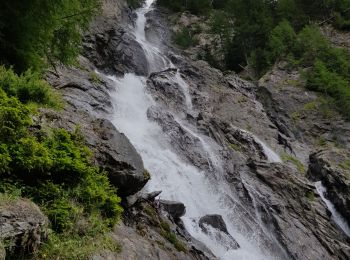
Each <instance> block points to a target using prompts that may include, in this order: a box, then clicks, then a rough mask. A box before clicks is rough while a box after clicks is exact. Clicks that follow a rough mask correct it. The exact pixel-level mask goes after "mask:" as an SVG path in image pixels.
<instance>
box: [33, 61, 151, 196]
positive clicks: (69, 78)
mask: <svg viewBox="0 0 350 260" xmlns="http://www.w3.org/2000/svg"><path fill="white" fill-rule="evenodd" d="M81 66H83V67H84V68H85V70H80V69H74V68H73V69H68V68H61V69H59V70H58V72H53V73H51V74H49V75H48V77H47V78H48V80H49V82H50V83H51V84H52V85H53V86H54V87H55V88H56V89H58V91H59V92H60V93H61V94H62V96H63V98H64V100H65V101H66V102H67V103H66V105H65V107H64V110H63V111H59V112H56V111H51V110H45V109H44V110H42V111H41V112H42V113H41V118H40V119H38V121H39V122H38V124H39V125H41V124H44V125H45V124H47V125H50V126H52V127H61V128H65V129H67V130H68V131H74V130H75V128H76V126H77V125H79V126H80V128H81V132H82V134H83V136H84V137H85V140H86V142H87V145H88V146H89V148H91V150H92V151H93V155H94V160H95V162H96V164H97V165H99V166H100V167H101V168H102V169H105V170H106V171H107V173H108V175H109V179H110V181H111V183H112V184H114V185H115V186H116V187H117V188H118V194H119V195H120V196H123V197H124V196H128V195H131V194H134V193H136V192H137V191H139V190H140V189H141V188H143V186H144V185H145V184H146V183H147V181H148V180H149V175H148V174H147V172H146V170H145V169H144V166H143V161H142V159H141V157H140V155H139V154H138V153H137V151H136V149H135V148H134V147H133V145H132V144H131V143H130V141H129V140H128V138H127V137H126V136H125V135H124V134H122V133H120V132H118V131H117V129H116V128H115V126H114V125H113V124H112V123H111V122H110V121H109V120H107V119H105V118H106V117H108V116H109V113H110V112H111V111H113V105H112V103H111V97H110V95H109V93H110V91H113V90H114V84H113V82H112V81H111V80H109V79H108V78H106V77H105V76H103V75H102V74H96V73H94V72H93V71H94V70H93V69H94V66H93V65H92V64H91V63H89V62H88V61H87V60H85V59H83V58H81Z"/></svg>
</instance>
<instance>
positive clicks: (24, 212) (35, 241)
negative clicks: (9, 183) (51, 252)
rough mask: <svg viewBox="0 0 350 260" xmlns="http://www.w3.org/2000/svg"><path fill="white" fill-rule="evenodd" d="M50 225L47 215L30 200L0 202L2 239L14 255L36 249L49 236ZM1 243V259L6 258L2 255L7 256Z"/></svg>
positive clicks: (0, 234)
mask: <svg viewBox="0 0 350 260" xmlns="http://www.w3.org/2000/svg"><path fill="white" fill-rule="evenodd" d="M48 226H49V221H48V219H47V217H46V216H45V215H44V214H43V213H42V212H41V211H40V209H39V207H38V206H37V205H35V204H34V203H32V202H30V201H29V200H24V199H19V200H17V201H9V202H6V201H5V202H2V204H0V241H5V242H6V243H7V244H9V247H10V248H9V249H10V250H9V251H10V253H11V254H13V256H20V255H22V254H24V253H31V252H34V251H36V250H37V249H38V248H39V246H40V245H41V244H42V243H43V242H44V241H45V240H46V238H47V232H48ZM0 244H1V246H0V259H4V258H5V257H3V258H2V257H1V255H2V256H5V250H4V248H3V245H2V242H1V243H0ZM8 257H10V256H9V255H8Z"/></svg>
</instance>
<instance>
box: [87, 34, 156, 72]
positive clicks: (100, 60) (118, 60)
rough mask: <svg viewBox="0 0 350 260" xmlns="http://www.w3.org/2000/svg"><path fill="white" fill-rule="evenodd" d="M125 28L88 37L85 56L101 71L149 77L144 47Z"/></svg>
mask: <svg viewBox="0 0 350 260" xmlns="http://www.w3.org/2000/svg"><path fill="white" fill-rule="evenodd" d="M128 31H130V30H125V29H123V28H119V29H109V30H106V31H104V32H103V33H99V34H96V35H91V34H89V35H87V36H86V37H85V41H84V50H85V52H84V55H85V56H86V57H87V58H89V60H90V61H92V62H93V64H94V65H95V66H96V67H97V68H98V69H100V70H102V71H104V72H105V73H108V74H118V75H123V74H124V73H128V72H134V73H136V74H137V75H144V76H146V75H148V72H149V66H148V61H147V58H146V55H145V53H144V51H143V49H142V46H141V45H140V44H139V43H138V42H137V41H136V40H135V38H134V36H133V35H131V34H130V32H128Z"/></svg>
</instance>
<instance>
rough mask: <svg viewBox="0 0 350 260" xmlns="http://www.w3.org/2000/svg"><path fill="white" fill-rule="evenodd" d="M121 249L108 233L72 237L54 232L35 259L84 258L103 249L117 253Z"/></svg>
mask: <svg viewBox="0 0 350 260" xmlns="http://www.w3.org/2000/svg"><path fill="white" fill-rule="evenodd" d="M120 249H121V248H120V246H119V245H118V244H117V243H116V241H114V240H113V239H112V238H111V237H110V236H109V235H108V234H98V235H96V236H83V237H79V236H76V237H72V236H65V235H57V234H54V233H53V234H50V235H49V240H48V242H47V243H46V244H44V245H43V247H42V248H41V250H40V252H39V253H38V254H37V255H35V256H34V259H50V260H71V259H77V260H80V259H81V260H83V259H89V257H91V256H93V255H94V254H96V253H99V252H102V251H106V250H108V251H112V252H116V253H117V252H119V251H120Z"/></svg>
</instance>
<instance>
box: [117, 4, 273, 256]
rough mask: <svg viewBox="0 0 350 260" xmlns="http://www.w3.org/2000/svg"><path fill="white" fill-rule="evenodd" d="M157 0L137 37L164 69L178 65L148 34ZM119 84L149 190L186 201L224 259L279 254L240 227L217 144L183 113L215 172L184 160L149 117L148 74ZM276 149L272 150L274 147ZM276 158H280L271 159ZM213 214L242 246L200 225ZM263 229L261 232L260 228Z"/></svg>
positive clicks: (188, 221) (155, 67) (197, 234)
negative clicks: (231, 245)
mask: <svg viewBox="0 0 350 260" xmlns="http://www.w3.org/2000/svg"><path fill="white" fill-rule="evenodd" d="M153 2H154V0H147V1H146V3H145V4H144V6H143V7H142V8H140V9H139V10H138V11H137V15H138V18H137V21H136V26H135V31H134V34H135V38H136V40H137V41H138V42H139V43H140V44H141V46H142V48H143V49H144V51H145V54H146V56H147V58H148V62H149V67H150V72H155V71H162V70H164V69H166V68H168V67H174V66H173V64H172V63H171V62H170V61H169V59H168V58H167V57H166V56H165V55H164V54H163V53H162V51H161V49H160V48H159V47H158V46H155V45H154V44H152V43H150V42H149V41H148V40H147V37H146V34H145V25H146V17H145V15H146V13H147V12H149V11H150V10H151V9H152V3H153ZM110 78H111V79H112V80H113V81H114V82H115V85H116V90H115V92H114V93H113V94H112V96H113V103H114V105H115V113H114V117H113V120H112V121H113V123H114V124H115V126H116V127H117V129H118V130H119V131H120V132H122V133H124V134H125V135H126V136H127V137H128V138H129V139H130V141H131V142H132V144H133V145H134V146H135V147H136V149H137V151H138V152H139V153H140V155H141V156H142V159H143V161H144V164H145V168H146V169H148V170H149V172H150V173H151V180H150V181H149V183H148V184H147V186H146V189H148V190H149V191H154V190H162V191H163V192H162V194H161V198H162V199H167V200H175V201H180V202H182V203H184V204H185V206H186V214H185V216H184V217H182V220H183V222H184V225H185V228H186V230H187V231H188V232H189V233H190V234H191V235H192V236H193V237H194V238H196V239H197V240H199V241H201V242H203V243H204V244H205V245H206V246H207V247H208V248H209V249H210V250H211V251H212V252H213V253H214V255H215V256H216V257H217V258H219V259H227V260H234V259H247V260H250V259H252V260H258V259H259V260H262V259H279V257H277V256H273V255H272V254H270V253H267V252H266V250H263V249H261V248H260V247H259V243H258V241H257V240H256V239H255V238H256V237H257V236H256V235H255V234H244V233H242V232H241V230H242V229H241V228H240V223H237V222H238V220H237V219H238V218H236V216H235V212H236V207H238V205H239V206H240V209H244V208H245V207H244V205H241V204H240V201H239V200H238V199H237V198H236V197H235V194H232V191H231V189H230V187H229V186H228V184H227V182H226V181H225V180H224V177H223V174H222V172H223V169H222V164H221V161H220V158H219V156H218V147H216V146H217V145H216V146H215V144H214V143H213V142H212V141H210V140H208V139H209V138H208V137H206V136H202V135H201V134H200V133H199V132H198V131H196V129H195V128H194V127H192V126H190V125H187V124H186V123H185V120H184V119H182V118H181V117H180V116H179V115H174V118H175V120H176V121H177V122H178V123H179V124H180V125H181V126H182V127H183V129H185V130H186V131H187V132H188V133H189V134H191V135H192V136H193V137H196V139H197V140H199V142H200V145H201V147H202V149H203V151H204V152H205V153H206V155H207V159H208V161H209V162H210V165H211V168H212V169H211V170H210V172H209V173H210V174H208V173H206V172H204V171H202V170H200V169H198V168H197V167H195V166H194V165H191V164H189V163H188V162H186V161H184V160H183V159H182V157H181V156H180V155H178V154H177V153H176V152H175V150H174V149H172V147H171V144H170V142H169V140H168V137H167V136H166V134H164V132H163V131H162V129H161V127H160V126H159V125H158V124H157V123H155V122H153V121H150V120H149V119H148V117H147V111H148V109H149V108H150V107H152V106H157V103H156V102H155V101H154V99H153V98H152V96H151V95H150V94H148V93H147V91H146V86H147V85H146V81H147V78H146V77H142V76H136V75H135V74H133V73H129V74H126V75H124V76H123V77H121V78H116V77H113V76H111V77H110ZM174 79H175V80H176V82H177V83H178V85H179V86H180V87H181V89H182V91H183V92H184V96H185V98H186V100H185V101H186V110H187V111H188V112H189V113H190V112H191V111H192V110H193V107H192V101H191V95H190V91H189V86H188V84H187V83H186V82H185V81H184V80H183V78H182V77H181V75H180V73H179V72H177V73H176V75H175V77H174ZM271 152H272V151H271ZM272 159H273V160H278V159H276V157H275V158H272ZM208 214H219V215H221V216H222V217H223V219H224V221H225V222H226V224H227V229H228V231H229V233H230V234H231V235H232V236H233V237H234V239H235V240H236V241H237V242H238V243H239V245H240V248H239V249H235V250H234V249H229V245H228V244H229V242H227V241H226V242H225V240H220V241H219V240H218V239H216V238H215V236H211V235H210V234H209V233H208V234H206V233H204V232H203V231H202V230H201V228H200V227H199V224H198V222H199V219H200V218H201V217H203V216H205V215H208ZM256 232H259V231H256Z"/></svg>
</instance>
